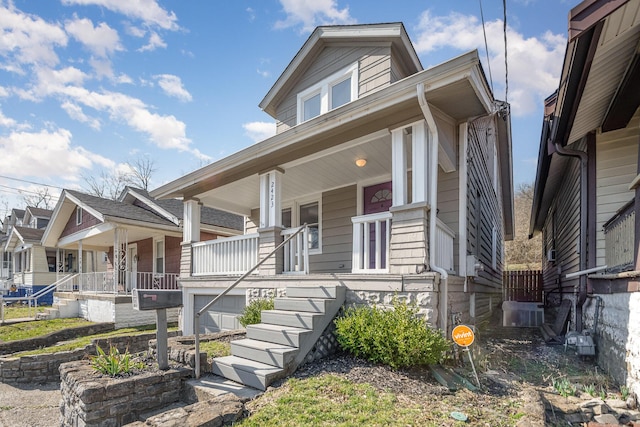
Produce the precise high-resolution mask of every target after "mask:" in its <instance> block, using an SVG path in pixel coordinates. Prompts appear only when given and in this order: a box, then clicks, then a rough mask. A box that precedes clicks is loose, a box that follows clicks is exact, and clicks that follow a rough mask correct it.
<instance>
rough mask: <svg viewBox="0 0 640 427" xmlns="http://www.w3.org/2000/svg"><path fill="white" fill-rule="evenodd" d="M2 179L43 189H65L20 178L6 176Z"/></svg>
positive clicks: (1, 176)
mask: <svg viewBox="0 0 640 427" xmlns="http://www.w3.org/2000/svg"><path fill="white" fill-rule="evenodd" d="M0 178H4V179H11V180H13V181H19V182H26V183H28V184H33V185H39V186H41V187H51V188H57V189H58V190H64V188H62V187H58V186H57V185H50V184H43V183H41V182H34V181H28V180H26V179H20V178H12V177H10V176H5V175H0Z"/></svg>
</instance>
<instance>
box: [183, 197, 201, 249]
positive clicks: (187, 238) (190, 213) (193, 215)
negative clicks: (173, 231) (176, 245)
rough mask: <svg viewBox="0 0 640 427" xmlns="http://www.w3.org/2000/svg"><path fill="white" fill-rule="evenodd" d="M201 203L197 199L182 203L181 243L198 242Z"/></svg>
mask: <svg viewBox="0 0 640 427" xmlns="http://www.w3.org/2000/svg"><path fill="white" fill-rule="evenodd" d="M201 208H202V203H200V200H198V199H189V200H185V201H184V215H183V217H184V219H183V228H182V241H183V242H184V243H195V242H199V241H200V215H201Z"/></svg>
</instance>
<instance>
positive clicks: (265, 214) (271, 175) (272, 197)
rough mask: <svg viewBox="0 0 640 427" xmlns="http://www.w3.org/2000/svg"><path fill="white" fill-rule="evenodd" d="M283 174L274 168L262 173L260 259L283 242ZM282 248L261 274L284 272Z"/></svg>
mask: <svg viewBox="0 0 640 427" xmlns="http://www.w3.org/2000/svg"><path fill="white" fill-rule="evenodd" d="M282 175H283V171H282V170H280V169H274V170H271V171H269V172H267V173H264V174H262V175H260V228H259V229H258V233H259V234H260V238H259V239H260V243H259V249H258V259H260V260H262V259H264V257H266V256H267V255H268V254H269V253H270V252H271V251H273V250H274V249H275V248H276V246H278V245H279V244H280V242H282V240H283V239H282V236H281V235H280V233H281V231H282V194H281V191H282ZM282 257H283V252H282V250H281V251H280V252H279V253H277V254H275V256H273V257H271V258H270V259H269V260H268V261H266V262H265V263H264V264H262V265H261V266H260V274H266V275H274V274H280V273H282V263H283V258H282Z"/></svg>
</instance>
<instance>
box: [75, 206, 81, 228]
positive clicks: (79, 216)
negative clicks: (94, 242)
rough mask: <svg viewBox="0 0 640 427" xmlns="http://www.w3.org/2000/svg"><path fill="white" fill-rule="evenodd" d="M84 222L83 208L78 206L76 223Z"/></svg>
mask: <svg viewBox="0 0 640 427" xmlns="http://www.w3.org/2000/svg"><path fill="white" fill-rule="evenodd" d="M80 224H82V208H81V207H80V206H78V207H77V208H76V225H80Z"/></svg>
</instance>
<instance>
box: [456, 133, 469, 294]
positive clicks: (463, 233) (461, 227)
mask: <svg viewBox="0 0 640 427" xmlns="http://www.w3.org/2000/svg"><path fill="white" fill-rule="evenodd" d="M468 132H469V124H468V123H467V122H465V123H461V124H460V126H459V127H458V141H459V142H458V144H459V145H458V155H459V158H460V160H459V163H458V164H459V166H458V201H459V204H458V272H459V274H460V276H462V277H464V278H465V287H464V290H465V291H466V290H467V279H466V277H467V263H466V259H467V185H468V182H467V179H468V177H467V175H468V171H467V138H468Z"/></svg>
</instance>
